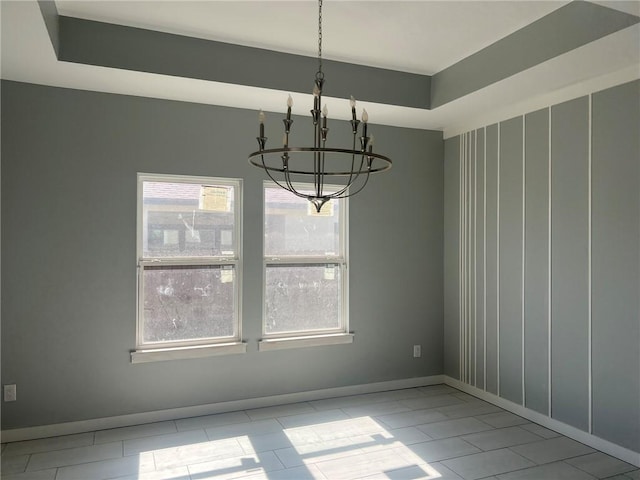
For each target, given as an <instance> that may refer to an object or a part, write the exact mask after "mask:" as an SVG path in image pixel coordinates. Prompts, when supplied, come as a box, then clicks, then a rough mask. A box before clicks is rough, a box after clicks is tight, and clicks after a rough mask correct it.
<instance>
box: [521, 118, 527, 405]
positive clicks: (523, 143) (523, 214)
mask: <svg viewBox="0 0 640 480" xmlns="http://www.w3.org/2000/svg"><path fill="white" fill-rule="evenodd" d="M526 121H527V117H526V116H525V115H523V116H522V281H521V284H522V285H521V286H522V293H521V297H522V301H521V305H522V362H521V363H522V406H523V407H524V406H525V404H526V402H525V395H526V391H525V390H526V389H525V368H524V362H525V354H524V352H525V331H524V330H525V328H524V303H525V289H524V287H525V285H524V282H525V275H524V269H525V247H526V240H525V239H526V232H525V222H526V208H525V207H526V204H525V202H526V178H527V176H526V170H527V169H526V150H525V148H526V143H527V135H526V129H525V128H526Z"/></svg>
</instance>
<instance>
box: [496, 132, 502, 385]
mask: <svg viewBox="0 0 640 480" xmlns="http://www.w3.org/2000/svg"><path fill="white" fill-rule="evenodd" d="M500 126H501V123H498V142H497V144H498V152H497V160H498V168H497V170H498V173H497V190H498V191H497V194H496V198H497V200H496V207H497V208H496V225H497V226H496V264H497V272H496V284H497V286H496V306H497V307H496V337H497V345H496V356H497V359H496V360H497V361H496V376H497V380H496V385H497V388H496V389H497V392H498V396H500Z"/></svg>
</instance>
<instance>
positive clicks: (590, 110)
mask: <svg viewBox="0 0 640 480" xmlns="http://www.w3.org/2000/svg"><path fill="white" fill-rule="evenodd" d="M592 106H593V95H589V120H588V121H589V130H588V134H587V138H588V142H589V145H588V147H587V149H588V150H587V152H588V156H587V162H588V178H589V185H588V191H589V199H588V202H589V204H588V211H589V218H588V220H587V221H588V230H589V233H588V240H587V242H588V243H587V245H588V250H589V252H588V265H587V271H588V276H589V278H588V280H587V282H588V290H589V293H588V295H589V305H588V317H589V318H588V320H587V322H588V325H589V326H588V333H587V338H588V346H587V348H588V350H587V351H588V354H587V355H588V357H589V358H588V360H587V361H588V372H589V376H588V382H589V383H588V388H589V433H593V384H592V382H593V362H592V355H591V349H592V343H593V342H592V341H591V340H592V337H591V334H592V324H591V322H592V317H593V316H592V308H591V307H592V305H593V304H592V298H591V294H592V288H591V282H592V275H591V256H592V255H591V251H592V250H591V234H592V229H591V217H592V215H591V212H592V209H591V199H592V195H591V187H592V181H591V180H592V179H591V173H592V169H591V148H592V144H593V142H592V119H593V117H592V113H593V110H592Z"/></svg>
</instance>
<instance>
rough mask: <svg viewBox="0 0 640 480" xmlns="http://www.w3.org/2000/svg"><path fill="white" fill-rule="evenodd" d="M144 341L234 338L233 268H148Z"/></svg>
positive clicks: (145, 273)
mask: <svg viewBox="0 0 640 480" xmlns="http://www.w3.org/2000/svg"><path fill="white" fill-rule="evenodd" d="M143 276H144V294H143V296H144V328H143V331H144V335H143V336H144V338H143V342H145V343H146V342H172V341H181V340H197V339H201V338H212V337H232V336H234V333H235V332H234V314H233V309H234V290H235V288H234V284H235V281H236V275H235V269H234V268H233V266H227V265H225V266H222V267H221V266H218V265H215V266H197V267H191V266H179V267H145V268H144V275H143Z"/></svg>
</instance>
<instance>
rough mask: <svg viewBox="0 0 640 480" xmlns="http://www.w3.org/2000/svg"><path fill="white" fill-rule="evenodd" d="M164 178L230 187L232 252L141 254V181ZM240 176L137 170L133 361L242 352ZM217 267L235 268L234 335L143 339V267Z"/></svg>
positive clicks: (142, 218) (168, 180) (154, 180)
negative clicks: (139, 171) (160, 339)
mask: <svg viewBox="0 0 640 480" xmlns="http://www.w3.org/2000/svg"><path fill="white" fill-rule="evenodd" d="M145 182H167V183H185V184H191V185H193V184H195V185H211V186H227V187H233V192H234V194H233V205H234V207H233V220H234V222H233V223H234V225H233V230H232V232H233V233H232V235H233V237H232V238H233V239H234V242H233V246H234V247H235V248H234V255H232V256H228V255H227V256H222V255H215V256H202V257H198V256H185V257H157V256H156V257H154V256H148V257H145V255H144V238H143V235H144V224H145V220H146V218H145V214H144V183H145ZM242 197H243V195H242V179H239V178H222V177H205V176H195V175H173V174H149V173H138V174H137V206H136V339H135V350H134V351H133V352H132V353H131V361H132V362H133V363H138V362H147V361H154V360H170V359H174V358H191V357H202V356H210V355H219V354H221V353H242V352H244V351H246V344H244V343H243V342H242V270H243V268H242V267H243V266H242V246H243V245H242ZM162 266H165V267H172V266H186V267H198V266H203V267H210V266H213V267H220V268H224V267H225V266H232V267H233V269H234V276H235V278H234V294H233V307H234V314H233V323H234V325H233V327H234V328H233V330H234V333H233V335H231V336H229V337H207V338H199V339H192V340H176V341H169V342H167V341H165V342H144V320H145V318H144V303H145V302H144V273H145V267H162Z"/></svg>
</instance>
